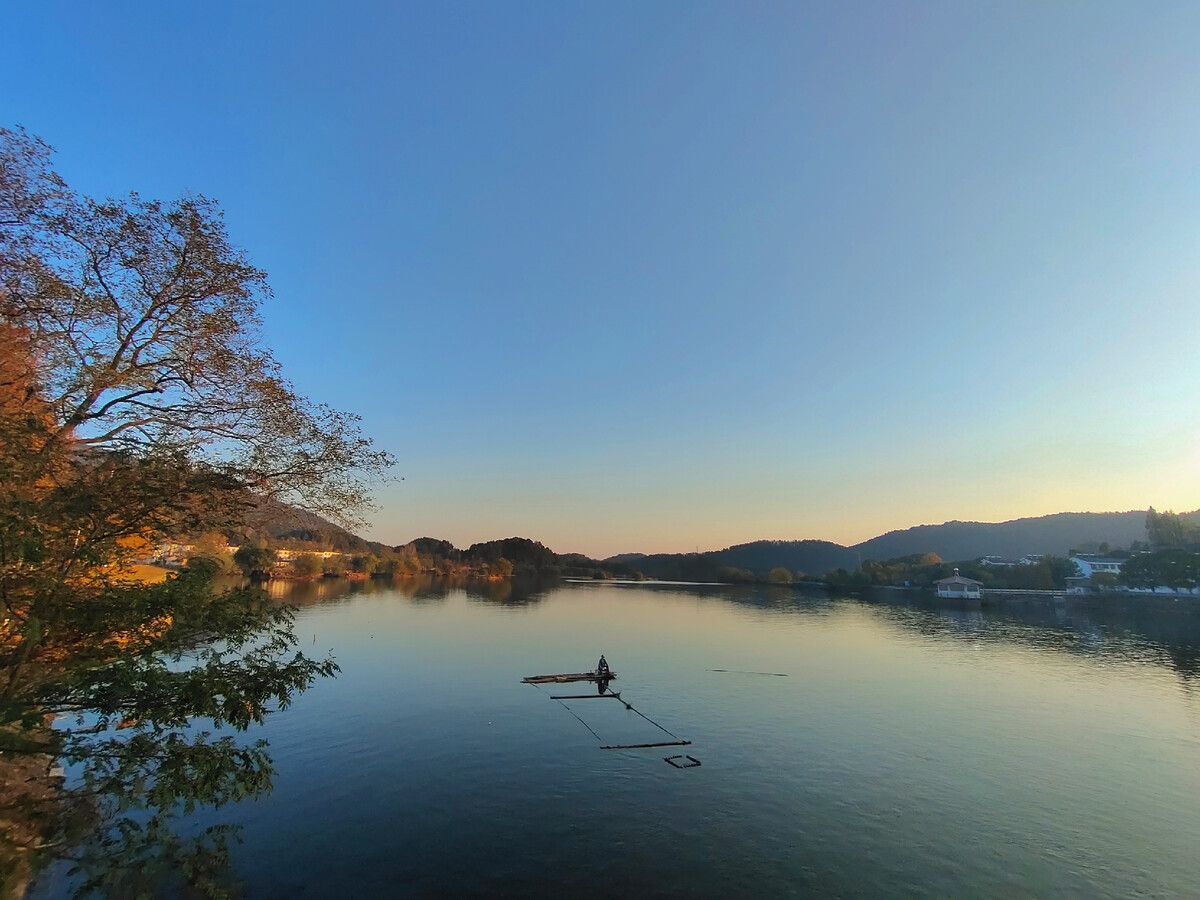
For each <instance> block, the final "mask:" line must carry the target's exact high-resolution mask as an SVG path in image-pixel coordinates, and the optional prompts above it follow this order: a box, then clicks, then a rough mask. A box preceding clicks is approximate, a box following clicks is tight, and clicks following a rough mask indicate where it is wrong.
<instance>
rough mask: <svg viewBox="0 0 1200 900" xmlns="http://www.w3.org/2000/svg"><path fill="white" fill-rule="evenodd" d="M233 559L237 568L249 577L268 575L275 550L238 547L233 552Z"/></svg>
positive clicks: (273, 560)
mask: <svg viewBox="0 0 1200 900" xmlns="http://www.w3.org/2000/svg"><path fill="white" fill-rule="evenodd" d="M233 561H234V562H235V563H237V565H238V568H240V569H241V570H242V572H244V573H245V574H246V575H247V576H249V577H250V578H257V577H261V576H263V575H269V574H270V572H271V567H272V566H274V565H275V551H274V550H269V549H267V548H266V547H251V546H249V545H247V546H245V547H238V548H237V550H236V551H234V554H233Z"/></svg>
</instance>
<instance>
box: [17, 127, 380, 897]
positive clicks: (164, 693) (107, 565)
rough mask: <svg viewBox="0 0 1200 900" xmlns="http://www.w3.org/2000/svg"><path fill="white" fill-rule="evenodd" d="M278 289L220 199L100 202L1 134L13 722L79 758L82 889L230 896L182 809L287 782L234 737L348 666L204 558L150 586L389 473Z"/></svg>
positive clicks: (219, 849) (344, 498) (350, 503)
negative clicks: (251, 522) (193, 546)
mask: <svg viewBox="0 0 1200 900" xmlns="http://www.w3.org/2000/svg"><path fill="white" fill-rule="evenodd" d="M269 294H270V289H269V287H268V285H267V281H266V276H265V274H264V273H263V272H262V271H261V270H259V269H257V268H256V267H255V266H253V265H252V263H251V262H250V260H249V257H248V255H247V254H246V253H245V251H243V250H241V249H239V248H237V247H236V246H235V245H234V244H233V243H232V242H231V240H230V238H229V236H228V234H227V232H226V229H225V225H224V222H223V219H222V214H221V210H220V208H219V207H218V206H217V205H216V204H215V203H214V202H213V201H212V200H210V199H208V198H205V197H202V196H185V197H181V198H179V199H177V200H173V201H169V202H161V201H156V200H146V199H143V198H141V197H139V196H138V195H137V194H130V195H128V196H126V197H123V198H118V199H112V198H109V199H104V200H96V199H93V198H89V197H86V196H83V195H81V194H79V193H77V192H75V191H73V190H71V189H70V188H69V187H68V185H67V183H66V182H65V180H64V179H63V178H61V177H60V176H59V175H58V174H57V173H56V172H55V171H54V169H53V167H52V165H51V150H50V148H49V147H48V146H47V145H46V144H44V143H43V142H41V141H40V140H38V139H37V138H34V137H31V136H29V135H27V134H26V133H25V132H23V131H21V130H16V131H12V130H5V129H0V605H2V606H3V624H2V626H0V718H2V723H0V724H3V727H4V731H3V735H4V736H5V738H4V739H5V740H6V741H9V740H10V739H11V740H15V737H14V735H17V734H18V732H21V731H24V732H26V733H28V734H37V735H39V736H40V738H41V740H39V741H38V742H37V746H38V748H39V749H40V750H41V751H42V752H46V753H49V754H50V755H55V756H58V757H60V758H63V759H65V760H68V761H71V762H75V763H77V764H78V765H79V771H81V773H82V775H81V777H82V782H83V784H82V790H80V791H79V792H77V796H78V797H80V798H86V806H87V808H88V809H89V811H90V812H89V815H90V816H91V817H92V819H91V820H92V823H93V824H92V826H91V827H90V828H89V829H88V830H87V833H86V834H85V835H82V836H77V840H78V841H80V842H81V845H80V846H79V847H78V848H77V849H76V850H75V851H73V855H74V857H75V858H76V859H77V861H78V863H79V866H80V867H81V868H80V879H81V881H80V884H81V886H82V888H83V889H84V890H85V891H86V890H98V891H101V892H107V893H113V894H120V895H126V894H130V895H132V894H142V895H149V894H153V893H157V892H158V888H156V887H154V884H156V882H155V879H156V878H158V877H159V876H165V877H169V878H176V879H178V878H185V879H186V880H189V881H192V882H194V883H196V884H198V885H200V886H202V887H205V888H206V889H207V890H209V891H210V892H212V893H218V892H219V887H220V885H219V883H218V881H217V880H216V879H215V876H214V874H213V873H214V868H213V866H214V865H215V864H218V863H219V862H220V860H221V858H222V855H223V841H224V838H225V832H224V831H222V830H221V829H219V828H218V829H216V830H212V831H210V832H209V833H207V834H206V835H205V836H202V837H201V838H200V839H199V840H198V841H197V842H192V843H187V842H183V841H181V840H180V839H178V838H176V837H175V836H174V835H173V833H172V832H171V830H170V828H169V827H168V825H169V820H170V817H171V816H172V815H173V814H175V813H177V812H179V811H187V810H190V809H191V808H192V807H193V806H194V805H195V804H197V803H211V804H217V805H219V804H221V803H224V802H227V801H229V800H233V799H237V798H239V797H242V796H248V795H253V794H256V793H259V792H261V791H263V790H265V789H267V788H268V787H269V784H270V775H271V765H270V759H269V757H268V756H267V755H266V753H265V750H264V748H263V746H262V745H260V744H255V745H250V746H246V745H242V744H240V743H238V741H237V740H235V739H234V738H233V737H232V736H230V735H228V734H225V735H223V736H215V733H216V732H217V731H218V730H222V729H226V730H228V729H233V730H234V731H238V730H245V729H246V728H248V727H250V726H251V725H253V724H254V723H256V722H261V721H262V719H263V717H264V716H265V715H267V714H269V713H270V712H271V711H272V710H275V709H281V708H284V707H286V706H287V705H288V704H289V703H290V702H291V701H292V699H293V698H294V696H295V694H296V693H297V692H299V691H302V690H304V689H305V688H306V687H308V686H309V684H311V683H312V681H313V680H314V679H315V678H318V677H322V676H328V675H332V674H333V673H334V672H335V671H336V665H335V664H334V662H333V660H332V659H328V658H327V659H324V660H313V659H309V658H307V657H305V656H304V655H303V654H302V653H299V652H297V651H296V650H295V640H294V635H293V632H292V629H291V613H290V611H289V610H287V609H286V608H283V607H279V606H276V605H273V604H272V603H270V602H268V601H267V599H266V597H265V595H263V594H262V593H261V592H259V591H256V590H251V589H242V590H236V591H227V592H223V593H222V592H217V591H215V590H214V588H213V582H212V574H213V570H214V565H212V564H210V563H207V562H206V561H204V560H197V561H196V562H194V563H193V564H192V565H191V566H190V568H189V570H187V571H185V572H182V573H180V574H179V575H177V576H174V577H170V578H168V579H167V580H166V581H165V582H163V583H162V584H158V585H144V584H139V583H137V581H136V580H135V579H133V578H132V577H131V574H130V572H131V570H130V566H129V563H130V562H131V561H132V559H133V558H134V557H135V556H136V555H137V554H138V553H141V552H144V551H145V549H146V548H147V547H151V546H153V545H154V544H155V543H156V542H159V541H162V540H167V539H177V538H179V537H183V536H187V535H201V534H211V533H218V532H222V531H226V530H227V529H229V528H230V527H232V526H233V525H235V524H236V523H238V522H239V521H241V520H242V519H243V518H244V516H245V515H246V513H247V511H248V510H249V509H252V508H253V507H255V505H261V504H264V503H266V502H270V501H272V500H283V501H287V502H292V503H298V504H301V505H304V506H306V507H308V508H309V509H313V510H316V511H319V512H321V513H322V514H324V515H326V516H329V517H330V518H332V519H334V520H336V521H339V522H343V523H352V522H355V521H357V520H358V519H359V517H360V515H361V513H362V510H363V509H364V507H365V506H366V505H367V501H368V498H369V490H370V485H371V483H372V481H374V480H376V479H378V478H380V477H382V476H383V475H384V473H385V470H386V469H387V467H388V466H389V465H390V464H391V458H390V457H389V456H388V454H386V453H385V452H383V451H380V450H378V449H376V448H375V447H374V446H373V445H372V444H371V442H370V441H369V440H368V439H367V438H366V437H364V436H363V435H362V433H361V431H360V429H359V425H358V420H357V418H356V417H355V416H353V415H350V414H348V413H344V412H340V411H337V410H334V409H331V408H329V407H327V406H324V405H322V404H318V403H313V402H311V401H309V400H308V399H306V398H304V397H302V396H299V395H298V394H297V393H296V391H295V390H294V388H293V387H292V385H291V384H290V383H289V382H288V381H287V380H286V379H284V378H283V376H282V374H281V372H280V369H279V366H278V364H277V363H276V362H275V360H274V358H273V357H272V355H271V353H270V351H269V350H268V349H266V348H265V347H264V346H263V345H262V344H261V341H260V338H259V330H260V319H259V308H260V305H261V303H262V301H263V300H264V299H265V298H266V297H268V296H269ZM243 556H244V557H245V556H246V555H245V554H243ZM243 561H246V562H250V561H251V560H249V559H248V558H246V559H244V560H243ZM47 716H57V717H58V718H57V721H56V726H55V728H54V729H53V731H47V729H46V728H45V725H44V723H45V721H46V717H47ZM68 716H69V718H67V717H68ZM203 723H207V725H204V724H203ZM14 729H15V731H14ZM64 847H65V845H63V846H60V848H59V849H60V850H62V849H64Z"/></svg>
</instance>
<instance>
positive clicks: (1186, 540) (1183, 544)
mask: <svg viewBox="0 0 1200 900" xmlns="http://www.w3.org/2000/svg"><path fill="white" fill-rule="evenodd" d="M1146 531H1147V532H1149V535H1150V545H1151V546H1152V547H1154V549H1156V550H1184V549H1194V547H1193V545H1198V544H1200V526H1197V525H1196V523H1194V522H1192V521H1189V520H1188V519H1186V518H1184V517H1183V516H1180V515H1177V514H1176V513H1173V512H1171V511H1170V510H1168V511H1167V512H1162V513H1160V512H1155V511H1154V507H1153V506H1152V507H1150V509H1149V511H1148V512H1147V513H1146Z"/></svg>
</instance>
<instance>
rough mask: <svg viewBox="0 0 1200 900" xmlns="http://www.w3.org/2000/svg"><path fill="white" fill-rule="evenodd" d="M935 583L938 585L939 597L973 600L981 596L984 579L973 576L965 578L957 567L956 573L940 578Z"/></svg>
mask: <svg viewBox="0 0 1200 900" xmlns="http://www.w3.org/2000/svg"><path fill="white" fill-rule="evenodd" d="M934 584H936V585H937V592H938V596H939V597H957V598H960V599H972V600H978V599H979V597H980V596H981V594H980V588H982V587H983V582H982V581H975V580H974V579H973V578H963V577H962V576H961V575H959V574H958V569H955V570H954V574H953V575H951V576H950V577H949V578H939V579H938V580H937V581H935V582H934Z"/></svg>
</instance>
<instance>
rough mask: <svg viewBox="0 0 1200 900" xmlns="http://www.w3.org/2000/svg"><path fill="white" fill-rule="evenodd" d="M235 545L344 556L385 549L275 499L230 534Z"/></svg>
mask: <svg viewBox="0 0 1200 900" xmlns="http://www.w3.org/2000/svg"><path fill="white" fill-rule="evenodd" d="M226 537H227V538H229V540H230V541H232V542H233V543H235V544H244V543H254V542H257V541H266V542H268V543H271V544H273V545H288V544H294V545H295V546H297V547H302V548H306V549H309V548H311V549H314V550H337V551H339V552H341V553H376V554H377V553H379V551H380V550H381V549H382V548H383V547H384V546H385V545H384V544H380V543H378V542H377V541H368V540H366V539H364V538H361V537H359V536H358V535H356V534H353V533H351V532H350V531H347V530H346V529H345V528H342V527H341V526H340V525H335V524H334V523H333V522H330V521H329V520H328V519H325V518H322V517H321V516H319V515H317V514H316V513H312V512H309V511H308V510H306V509H298V508H297V507H294V506H287V505H286V504H283V503H278V502H276V501H274V500H267V501H264V502H262V503H260V504H259V505H258V506H256V507H254V508H252V509H251V510H249V512H247V514H246V516H245V521H244V523H243V525H242V527H241V528H239V529H237V530H236V531H234V532H231V533H230V534H227V535H226Z"/></svg>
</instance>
